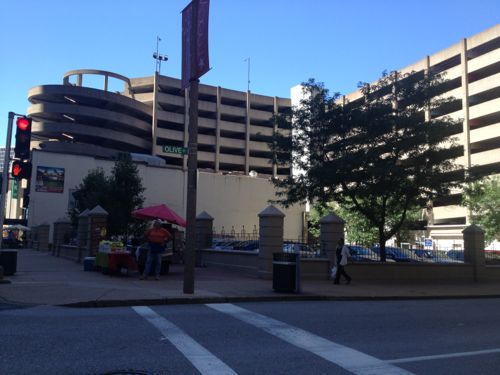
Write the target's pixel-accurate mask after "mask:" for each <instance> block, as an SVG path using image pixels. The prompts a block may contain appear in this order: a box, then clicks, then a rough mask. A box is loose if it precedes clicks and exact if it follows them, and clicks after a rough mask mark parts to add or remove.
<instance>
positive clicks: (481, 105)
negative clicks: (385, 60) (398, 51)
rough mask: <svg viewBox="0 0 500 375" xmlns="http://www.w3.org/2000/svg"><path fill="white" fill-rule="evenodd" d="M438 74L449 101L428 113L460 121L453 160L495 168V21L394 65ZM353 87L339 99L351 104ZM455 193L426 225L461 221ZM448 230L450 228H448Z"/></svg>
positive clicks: (498, 155)
mask: <svg viewBox="0 0 500 375" xmlns="http://www.w3.org/2000/svg"><path fill="white" fill-rule="evenodd" d="M429 71H430V72H434V73H443V74H444V76H445V78H446V79H447V80H448V81H447V82H446V84H445V85H443V87H442V90H441V95H442V96H444V97H454V98H455V100H454V101H453V102H452V103H450V104H449V105H447V106H443V107H441V108H439V110H438V111H436V112H433V113H426V116H428V118H438V117H440V116H450V117H452V118H455V119H460V120H461V121H462V130H461V132H460V133H458V134H456V137H457V138H458V142H459V144H461V145H463V149H464V153H463V156H462V157H461V158H459V159H458V160H456V162H457V164H460V165H463V166H464V167H465V169H466V170H468V172H469V173H475V174H479V175H490V174H499V173H500V25H496V26H494V27H492V28H490V29H488V30H485V31H484V32H482V33H479V34H477V35H474V36H472V37H470V38H466V39H463V40H462V41H460V42H459V43H456V44H454V45H452V46H450V47H448V48H446V49H444V50H442V51H440V52H437V53H435V54H433V55H430V56H426V57H425V58H424V59H422V60H420V61H418V62H416V63H414V64H412V65H410V66H407V67H406V68H403V69H401V70H399V71H398V72H400V73H402V74H404V73H411V72H414V74H418V75H421V76H422V77H423V76H424V74H425V73H426V72H429ZM361 96H362V95H361V92H360V91H356V92H353V93H351V94H349V95H346V96H345V97H344V98H342V100H343V101H344V102H346V103H352V104H355V103H356V101H357V100H360V98H361ZM460 201H461V192H460V190H457V191H456V192H455V193H454V194H452V195H451V196H449V197H447V198H446V199H442V200H440V201H436V202H434V204H433V205H434V207H433V213H432V216H431V220H430V222H429V224H431V225H432V224H435V225H436V227H437V226H439V225H442V226H444V225H448V226H450V227H452V226H456V228H455V229H456V230H457V231H458V230H460V227H462V228H463V226H464V225H465V224H466V223H467V212H466V209H465V208H464V207H462V206H460ZM450 229H452V228H450Z"/></svg>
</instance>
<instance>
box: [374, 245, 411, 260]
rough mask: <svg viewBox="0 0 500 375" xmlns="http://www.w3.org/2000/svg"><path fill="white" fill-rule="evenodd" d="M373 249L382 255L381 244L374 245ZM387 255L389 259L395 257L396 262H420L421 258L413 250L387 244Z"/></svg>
mask: <svg viewBox="0 0 500 375" xmlns="http://www.w3.org/2000/svg"><path fill="white" fill-rule="evenodd" d="M372 250H373V251H374V252H376V253H377V254H378V255H380V246H373V247H372ZM385 255H386V257H387V259H394V260H395V261H396V262H407V263H417V262H419V258H418V257H417V256H416V255H415V254H414V253H413V252H411V251H409V250H405V249H401V248H400V247H393V246H386V248H385Z"/></svg>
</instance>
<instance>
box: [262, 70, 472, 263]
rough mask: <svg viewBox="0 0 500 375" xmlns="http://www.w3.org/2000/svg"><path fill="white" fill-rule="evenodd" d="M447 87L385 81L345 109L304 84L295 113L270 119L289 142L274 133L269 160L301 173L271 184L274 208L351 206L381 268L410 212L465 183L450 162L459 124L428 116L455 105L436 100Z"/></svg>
mask: <svg viewBox="0 0 500 375" xmlns="http://www.w3.org/2000/svg"><path fill="white" fill-rule="evenodd" d="M445 87H446V86H445V80H444V79H443V78H442V77H440V76H439V75H433V74H431V73H429V74H428V75H424V74H421V73H411V74H405V75H400V74H395V73H394V74H391V75H388V74H384V75H383V76H382V78H381V79H380V80H379V81H378V82H377V83H375V84H363V85H361V86H360V93H361V95H360V98H359V99H357V100H355V101H352V102H350V103H345V104H344V105H342V104H340V103H339V98H340V96H339V95H338V94H335V95H333V96H330V95H329V93H328V90H327V89H326V88H325V87H324V86H323V85H322V84H319V83H316V82H315V81H314V80H310V81H309V82H307V83H304V85H303V90H304V99H303V100H302V101H301V103H300V106H298V107H297V108H293V110H292V113H291V116H286V115H278V116H276V118H275V120H276V122H277V123H278V126H280V125H281V124H280V123H281V122H288V123H290V122H291V123H292V135H291V137H290V136H288V135H286V134H281V133H279V132H276V133H275V135H274V137H273V142H272V144H271V148H272V150H273V152H274V159H275V161H276V162H277V163H278V164H283V165H290V164H293V165H294V167H295V168H297V169H298V170H299V171H300V173H298V174H296V175H291V176H289V177H287V178H284V179H275V180H274V184H275V186H276V187H277V197H278V198H277V200H276V202H277V203H280V204H283V205H284V206H289V205H291V204H293V203H297V202H304V201H306V200H309V201H316V202H318V203H319V204H323V205H324V204H326V202H330V201H336V202H338V203H339V204H340V205H343V206H348V207H352V208H353V209H354V210H356V211H357V212H359V213H361V214H362V215H363V216H364V217H365V218H366V219H367V220H368V221H369V222H370V223H371V224H372V225H373V226H374V227H375V228H377V232H378V240H379V244H380V250H381V254H380V255H381V260H382V261H385V258H386V256H385V242H386V241H387V240H388V239H389V238H391V237H392V236H393V235H394V234H395V233H397V232H398V231H399V229H400V228H401V226H402V225H403V223H404V222H405V220H406V216H407V212H408V210H409V209H410V208H411V207H424V206H425V204H426V202H427V201H429V200H433V199H435V198H436V197H440V196H446V195H448V194H449V192H450V189H451V188H453V187H456V186H459V185H460V183H461V181H462V180H463V171H461V170H459V169H458V168H457V167H456V166H455V165H454V163H453V159H455V158H457V157H459V156H461V155H463V147H461V146H457V145H456V144H455V143H454V140H453V138H452V136H453V135H454V134H457V133H459V132H460V131H461V122H459V121H455V120H452V119H450V118H449V117H446V116H442V117H436V118H433V119H432V120H431V119H428V118H427V116H426V115H425V114H426V111H429V112H428V113H431V114H433V115H434V116H439V115H440V113H441V112H442V111H443V109H446V108H450V106H453V105H454V104H455V101H454V100H453V99H449V98H440V97H439V95H441V94H442V92H445V91H446V89H445ZM457 172H458V173H457Z"/></svg>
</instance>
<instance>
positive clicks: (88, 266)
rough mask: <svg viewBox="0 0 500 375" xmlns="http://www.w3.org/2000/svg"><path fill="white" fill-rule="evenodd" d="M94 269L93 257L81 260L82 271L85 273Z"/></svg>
mask: <svg viewBox="0 0 500 375" xmlns="http://www.w3.org/2000/svg"><path fill="white" fill-rule="evenodd" d="M94 269H95V257H85V258H84V259H83V270H84V271H86V272H89V271H94Z"/></svg>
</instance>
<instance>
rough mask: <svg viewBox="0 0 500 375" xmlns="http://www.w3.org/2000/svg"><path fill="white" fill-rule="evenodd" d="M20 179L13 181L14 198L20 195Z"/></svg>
mask: <svg viewBox="0 0 500 375" xmlns="http://www.w3.org/2000/svg"><path fill="white" fill-rule="evenodd" d="M17 184H18V180H13V181H12V199H17V198H18V195H19V186H18V185H17Z"/></svg>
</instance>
